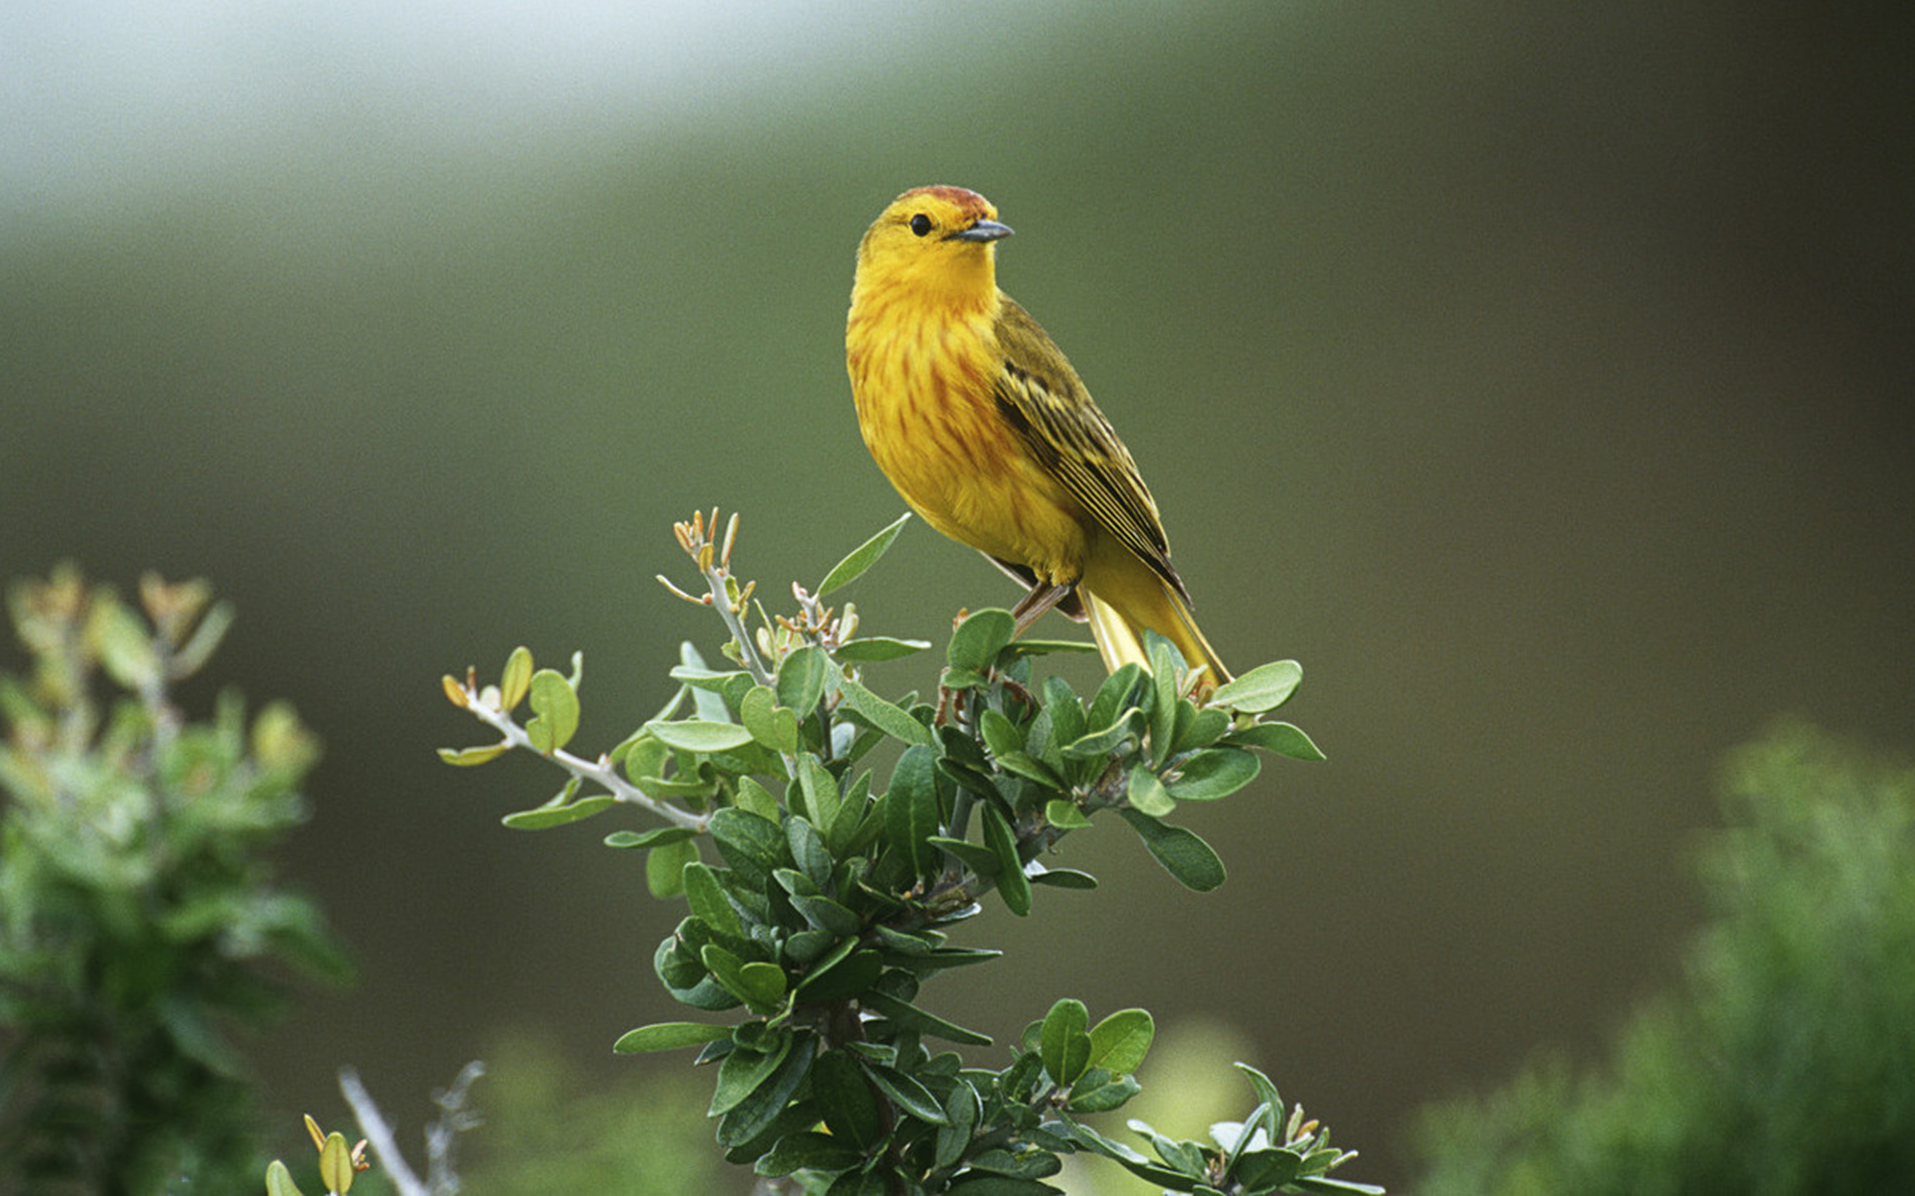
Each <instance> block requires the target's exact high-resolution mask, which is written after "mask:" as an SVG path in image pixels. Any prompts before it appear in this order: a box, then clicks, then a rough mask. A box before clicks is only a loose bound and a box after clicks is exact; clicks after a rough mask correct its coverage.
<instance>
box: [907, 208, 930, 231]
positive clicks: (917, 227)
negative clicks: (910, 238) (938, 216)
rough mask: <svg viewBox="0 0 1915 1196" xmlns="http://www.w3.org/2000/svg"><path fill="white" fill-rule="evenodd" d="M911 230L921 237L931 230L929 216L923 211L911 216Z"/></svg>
mask: <svg viewBox="0 0 1915 1196" xmlns="http://www.w3.org/2000/svg"><path fill="white" fill-rule="evenodd" d="M911 231H912V232H914V233H916V234H917V235H918V236H920V237H922V236H924V235H925V234H926V233H928V232H930V231H931V218H930V217H929V216H926V215H925V214H924V213H923V212H919V213H918V214H917V215H915V216H913V217H911Z"/></svg>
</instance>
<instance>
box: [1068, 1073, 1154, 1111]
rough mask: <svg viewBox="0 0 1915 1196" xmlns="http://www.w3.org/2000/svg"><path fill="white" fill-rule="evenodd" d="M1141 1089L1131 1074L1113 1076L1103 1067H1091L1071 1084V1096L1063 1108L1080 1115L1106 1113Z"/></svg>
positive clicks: (1141, 1086) (1140, 1085)
mask: <svg viewBox="0 0 1915 1196" xmlns="http://www.w3.org/2000/svg"><path fill="white" fill-rule="evenodd" d="M1142 1090H1143V1085H1142V1084H1139V1083H1138V1082H1137V1080H1136V1078H1135V1077H1133V1076H1127V1075H1125V1076H1114V1075H1112V1074H1111V1073H1109V1072H1108V1071H1105V1070H1104V1069H1103V1068H1099V1067H1093V1068H1091V1069H1090V1070H1089V1071H1087V1072H1085V1073H1084V1077H1083V1078H1082V1079H1081V1080H1079V1081H1078V1082H1077V1083H1075V1084H1073V1085H1071V1098H1070V1101H1069V1102H1068V1103H1067V1104H1066V1105H1065V1108H1067V1109H1069V1110H1070V1111H1071V1112H1072V1113H1076V1114H1078V1115H1080V1116H1082V1115H1083V1114H1086V1113H1108V1112H1110V1111H1111V1110H1112V1109H1115V1108H1119V1107H1121V1106H1122V1105H1123V1104H1124V1103H1125V1102H1127V1101H1129V1100H1130V1098H1131V1097H1133V1096H1136V1095H1137V1094H1138V1093H1139V1092H1141V1091H1142Z"/></svg>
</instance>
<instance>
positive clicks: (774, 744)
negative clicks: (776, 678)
mask: <svg viewBox="0 0 1915 1196" xmlns="http://www.w3.org/2000/svg"><path fill="white" fill-rule="evenodd" d="M738 721H739V722H741V723H743V724H744V726H745V730H747V731H749V732H751V737H752V738H753V739H756V740H757V741H758V742H759V743H762V744H764V745H765V746H766V747H768V748H770V749H771V750H772V751H774V752H782V753H784V754H785V755H790V754H791V753H793V752H795V751H797V750H798V715H797V714H796V713H795V712H794V711H792V710H791V709H790V708H788V707H785V706H780V705H779V704H778V695H777V694H776V693H773V692H772V689H771V687H770V686H768V685H754V686H752V687H751V688H750V689H748V690H746V691H745V696H744V697H743V698H742V699H740V700H739V702H738Z"/></svg>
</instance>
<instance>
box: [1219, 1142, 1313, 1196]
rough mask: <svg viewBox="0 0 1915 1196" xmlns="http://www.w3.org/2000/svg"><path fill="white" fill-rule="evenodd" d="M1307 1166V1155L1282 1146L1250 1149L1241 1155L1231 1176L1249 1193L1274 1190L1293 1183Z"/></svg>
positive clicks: (1231, 1170) (1232, 1169)
mask: <svg viewBox="0 0 1915 1196" xmlns="http://www.w3.org/2000/svg"><path fill="white" fill-rule="evenodd" d="M1302 1169H1303V1156H1302V1155H1300V1154H1298V1153H1297V1152H1296V1151H1294V1150H1286V1149H1284V1148H1283V1147H1281V1146H1266V1147H1261V1148H1259V1149H1257V1150H1247V1151H1245V1152H1244V1153H1243V1154H1241V1155H1239V1156H1237V1160H1236V1166H1234V1167H1232V1168H1231V1169H1230V1178H1232V1179H1234V1180H1236V1181H1237V1183H1238V1184H1240V1185H1242V1187H1243V1190H1244V1191H1246V1192H1274V1191H1276V1190H1277V1189H1278V1188H1279V1187H1280V1186H1282V1185H1284V1184H1287V1183H1289V1182H1290V1181H1292V1180H1294V1179H1295V1178H1296V1177H1297V1173H1298V1172H1299V1171H1301V1170H1302Z"/></svg>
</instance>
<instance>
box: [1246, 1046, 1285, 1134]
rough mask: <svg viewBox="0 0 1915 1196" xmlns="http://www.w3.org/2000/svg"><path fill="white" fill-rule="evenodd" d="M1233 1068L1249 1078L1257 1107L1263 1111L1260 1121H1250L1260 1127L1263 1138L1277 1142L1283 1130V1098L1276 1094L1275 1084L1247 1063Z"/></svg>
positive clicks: (1253, 1119) (1255, 1119)
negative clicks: (1255, 1096) (1255, 1095)
mask: <svg viewBox="0 0 1915 1196" xmlns="http://www.w3.org/2000/svg"><path fill="white" fill-rule="evenodd" d="M1235 1067H1236V1069H1237V1070H1238V1071H1240V1072H1242V1073H1243V1074H1244V1075H1246V1076H1248V1077H1249V1079H1250V1087H1251V1088H1253V1089H1255V1090H1256V1093H1257V1103H1258V1106H1259V1107H1260V1108H1261V1109H1262V1110H1263V1117H1262V1118H1261V1119H1258V1118H1252V1119H1251V1120H1252V1121H1253V1122H1256V1123H1258V1124H1260V1125H1261V1126H1262V1128H1263V1132H1264V1136H1265V1137H1267V1138H1269V1139H1270V1140H1271V1141H1272V1142H1276V1141H1279V1140H1280V1139H1281V1137H1282V1130H1283V1097H1282V1095H1280V1094H1279V1093H1278V1092H1277V1086H1276V1084H1274V1083H1272V1082H1271V1080H1270V1077H1269V1076H1267V1075H1264V1074H1263V1073H1262V1072H1260V1071H1258V1070H1257V1069H1256V1068H1254V1067H1252V1066H1250V1065H1249V1064H1248V1063H1237V1064H1235Z"/></svg>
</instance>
